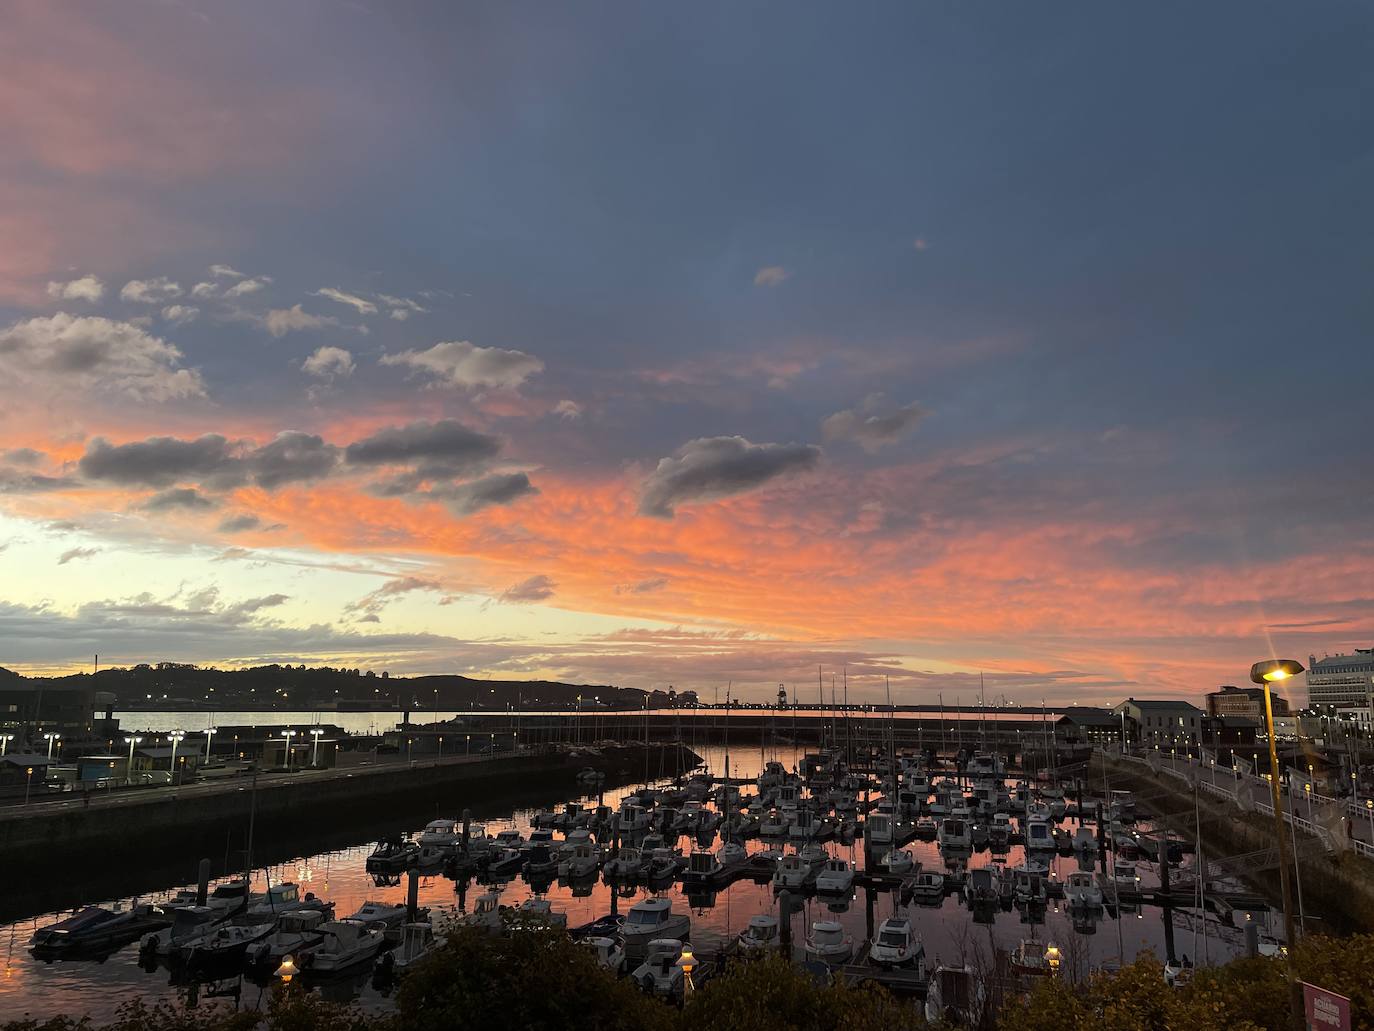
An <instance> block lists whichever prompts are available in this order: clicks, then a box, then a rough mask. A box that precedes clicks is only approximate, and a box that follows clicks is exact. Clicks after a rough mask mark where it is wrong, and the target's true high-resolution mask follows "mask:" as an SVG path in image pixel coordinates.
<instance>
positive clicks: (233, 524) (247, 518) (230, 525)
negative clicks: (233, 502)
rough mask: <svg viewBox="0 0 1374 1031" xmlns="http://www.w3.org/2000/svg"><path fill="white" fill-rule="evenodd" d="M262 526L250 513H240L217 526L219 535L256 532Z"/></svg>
mask: <svg viewBox="0 0 1374 1031" xmlns="http://www.w3.org/2000/svg"><path fill="white" fill-rule="evenodd" d="M261 525H262V520H261V519H259V518H258V517H257V516H255V515H254V514H253V513H252V512H240V513H239V514H238V515H231V516H229V517H228V518H227V519H225V520H223V521H222V522H221V523H220V524H219V532H220V533H244V532H246V531H248V530H256V529H257V528H258V527H260V526H261Z"/></svg>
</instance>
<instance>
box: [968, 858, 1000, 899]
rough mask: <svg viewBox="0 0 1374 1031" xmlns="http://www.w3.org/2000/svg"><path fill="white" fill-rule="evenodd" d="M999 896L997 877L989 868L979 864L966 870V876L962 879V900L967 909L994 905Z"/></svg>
mask: <svg viewBox="0 0 1374 1031" xmlns="http://www.w3.org/2000/svg"><path fill="white" fill-rule="evenodd" d="M1000 898H1001V895H1000V893H999V892H998V889H997V878H996V877H994V876H993V872H992V871H991V870H990V869H988V868H987V867H986V866H980V867H978V868H977V869H975V870H970V871H969V872H968V878H967V879H966V880H965V881H964V902H965V903H966V904H967V905H968V908H969V909H977V908H978V907H980V906H992V905H996V904H997V902H998V901H999V900H1000Z"/></svg>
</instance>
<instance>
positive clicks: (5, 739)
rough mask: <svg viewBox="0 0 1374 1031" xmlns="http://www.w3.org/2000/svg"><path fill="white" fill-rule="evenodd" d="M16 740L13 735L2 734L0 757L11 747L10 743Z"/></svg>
mask: <svg viewBox="0 0 1374 1031" xmlns="http://www.w3.org/2000/svg"><path fill="white" fill-rule="evenodd" d="M13 740H14V735H13V734H0V755H4V754H5V752H6V751H8V749H9V747H10V742H11V741H13Z"/></svg>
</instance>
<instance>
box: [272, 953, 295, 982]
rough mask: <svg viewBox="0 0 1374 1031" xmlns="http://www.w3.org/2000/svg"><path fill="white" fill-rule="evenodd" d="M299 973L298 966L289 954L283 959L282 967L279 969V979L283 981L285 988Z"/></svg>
mask: <svg viewBox="0 0 1374 1031" xmlns="http://www.w3.org/2000/svg"><path fill="white" fill-rule="evenodd" d="M297 973H298V971H297V968H296V964H295V963H294V962H293V961H292V959H291V956H290V954H289V953H288V954H287V955H286V956H285V957H283V958H282V961H281V966H279V967H277V977H279V978H280V979H281V983H282V986H283V987H285V986H287V985H289V984H290V983H291V978H293V977H295V976H296V974H297Z"/></svg>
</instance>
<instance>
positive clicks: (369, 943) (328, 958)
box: [301, 920, 385, 974]
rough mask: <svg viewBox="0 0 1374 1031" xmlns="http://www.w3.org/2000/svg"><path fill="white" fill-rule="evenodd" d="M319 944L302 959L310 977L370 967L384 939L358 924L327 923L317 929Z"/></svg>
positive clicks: (350, 922) (353, 922)
mask: <svg viewBox="0 0 1374 1031" xmlns="http://www.w3.org/2000/svg"><path fill="white" fill-rule="evenodd" d="M320 935H321V939H322V940H321V941H320V944H319V945H317V946H315V948H313V949H311V950H310V951H309V952H307V953H306V954H305V956H304V957H302V963H301V966H302V967H303V968H304V969H308V970H309V971H311V972H312V973H317V974H333V973H337V972H338V971H340V970H348V969H350V968H352V967H356V966H360V965H362V964H364V963H371V962H372V961H373V960H374V959H375V958H376V957H377V953H378V952H380V951H381V949H382V942H383V941H384V940H385V935H384V934H383V932H382V931H380V930H377V929H375V928H372V927H369V926H368V925H367V924H365V923H363V922H362V921H361V920H330V921H328V922H327V923H324V924H321V925H320Z"/></svg>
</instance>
